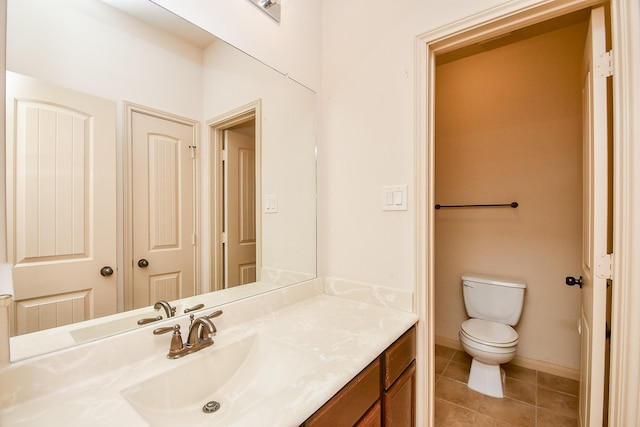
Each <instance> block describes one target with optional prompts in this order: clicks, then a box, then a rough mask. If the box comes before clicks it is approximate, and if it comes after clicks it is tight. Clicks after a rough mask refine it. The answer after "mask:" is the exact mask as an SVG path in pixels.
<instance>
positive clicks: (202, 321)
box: [186, 317, 216, 347]
mask: <svg viewBox="0 0 640 427" xmlns="http://www.w3.org/2000/svg"><path fill="white" fill-rule="evenodd" d="M215 332H216V327H215V325H214V324H213V322H212V321H211V320H210V319H208V318H206V317H198V318H197V319H195V320H194V321H193V323H191V327H190V328H189V335H188V336H187V344H186V345H187V347H194V346H207V345H211V344H212V343H213V334H214V333H215Z"/></svg>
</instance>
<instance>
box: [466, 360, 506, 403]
mask: <svg viewBox="0 0 640 427" xmlns="http://www.w3.org/2000/svg"><path fill="white" fill-rule="evenodd" d="M504 377H505V374H504V371H503V370H502V369H500V365H488V364H486V363H482V362H479V361H477V360H476V359H473V360H472V361H471V371H470V372H469V382H468V383H467V387H469V388H470V389H471V390H475V391H477V392H478V393H482V394H486V395H487V396H491V397H498V398H503V397H504Z"/></svg>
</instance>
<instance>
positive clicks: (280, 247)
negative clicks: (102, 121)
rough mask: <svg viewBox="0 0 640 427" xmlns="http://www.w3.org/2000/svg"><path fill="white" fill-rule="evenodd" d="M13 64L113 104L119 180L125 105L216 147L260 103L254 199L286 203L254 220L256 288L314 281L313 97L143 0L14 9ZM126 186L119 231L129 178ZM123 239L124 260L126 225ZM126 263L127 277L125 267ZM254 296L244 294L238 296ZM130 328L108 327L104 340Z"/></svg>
mask: <svg viewBox="0 0 640 427" xmlns="http://www.w3.org/2000/svg"><path fill="white" fill-rule="evenodd" d="M107 3H111V4H113V6H117V7H120V8H128V11H127V12H130V13H133V14H135V15H137V17H136V16H132V15H130V14H128V13H125V11H124V10H119V9H116V8H114V7H113V6H112V5H109V4H107ZM141 19H144V20H150V21H152V24H153V25H151V24H150V23H147V22H143V20H141ZM166 29H171V32H168V31H166ZM6 63H7V70H9V71H13V72H16V73H19V74H23V75H27V76H31V77H35V78H37V79H40V80H44V81H47V82H50V83H53V84H56V85H59V86H62V87H66V88H69V89H73V90H75V91H79V92H84V93H88V94H91V95H95V96H99V97H103V98H107V99H110V100H112V101H115V103H116V106H117V110H118V111H117V115H116V117H117V118H118V119H117V126H118V133H117V153H118V165H117V168H118V170H119V171H120V172H119V173H120V174H121V173H122V168H123V163H122V162H123V160H122V158H123V154H122V153H123V130H122V126H123V124H122V119H121V118H122V117H123V115H124V113H123V106H124V103H125V101H126V102H132V103H135V104H138V105H143V106H146V107H149V108H153V109H157V110H160V111H166V112H169V113H171V114H175V115H178V116H182V117H188V118H190V119H194V120H197V121H198V122H199V123H200V138H201V142H200V143H201V144H202V145H204V144H209V143H210V141H211V138H210V134H209V128H208V127H207V122H209V121H211V120H212V119H214V118H217V117H220V116H222V115H224V114H227V113H228V112H230V111H233V110H235V109H237V108H239V107H241V106H244V105H247V104H250V103H252V102H255V101H256V100H260V102H261V112H262V122H261V140H262V152H261V177H260V178H261V187H262V188H261V191H260V193H259V194H258V196H257V197H258V198H259V199H261V198H264V197H265V195H269V196H270V197H273V196H277V200H278V212H277V213H264V212H258V214H259V215H260V221H261V228H262V234H261V242H260V243H261V253H262V265H261V267H262V268H261V271H260V273H261V274H260V280H261V281H265V282H270V283H276V284H278V285H288V284H293V283H296V282H299V281H302V280H308V279H309V278H313V277H315V275H316V205H315V203H316V188H315V182H316V181H315V172H316V170H315V143H316V97H315V93H313V92H312V91H310V90H309V89H307V88H305V87H303V86H301V85H299V84H298V83H296V82H294V81H292V80H290V79H288V78H287V77H285V76H284V75H282V74H281V73H278V72H276V71H275V70H273V69H271V68H270V67H268V66H266V65H264V64H263V63H261V62H259V61H257V60H255V59H254V58H252V57H250V56H248V55H246V54H245V53H243V52H241V51H239V50H237V49H235V48H234V47H232V46H230V45H228V44H227V43H225V42H224V41H222V40H219V39H217V38H216V37H214V36H212V35H211V34H209V33H207V32H205V31H204V30H201V29H199V28H197V27H195V26H193V25H192V24H190V23H188V22H187V21H185V20H183V19H182V18H179V17H177V16H175V15H173V14H171V13H170V12H167V11H166V10H164V9H162V8H160V7H159V6H157V5H155V4H153V3H152V2H149V1H146V0H135V1H134V0H104V1H99V0H56V1H51V0H8V1H7V62H6ZM204 151H205V152H206V150H204ZM203 162H204V163H203V164H202V165H201V167H207V166H208V163H206V162H205V161H204V160H203ZM118 185H119V188H118V196H117V198H118V200H116V201H115V203H116V204H117V206H119V208H118V213H117V215H118V222H119V223H121V222H122V221H123V217H124V212H123V211H122V206H123V197H124V196H123V184H122V178H120V183H119V184H118ZM209 187H210V184H209V183H208V182H202V183H201V191H200V193H199V194H200V197H201V201H202V203H201V205H202V207H201V212H200V216H201V218H210V217H211V210H212V207H211V206H210V203H208V196H207V194H208V192H209V191H210V188H209ZM200 226H201V227H200V229H201V231H202V234H203V235H204V236H206V234H207V233H210V230H211V225H210V224H208V223H207V222H206V221H201V224H200ZM118 230H119V231H118V233H119V234H120V237H119V242H120V243H119V247H118V251H119V252H120V253H122V250H123V247H122V242H123V238H122V235H121V233H122V225H121V224H119V225H118ZM121 258H122V256H119V265H118V268H119V269H122V265H123V263H124V262H126V261H124V260H122V259H121ZM207 263H208V261H207V260H206V259H203V260H201V263H200V264H207ZM199 277H200V280H201V281H202V283H203V289H205V290H206V289H207V287H211V288H212V287H213V286H212V285H211V278H210V272H207V269H206V268H202V269H201V271H200V272H199ZM122 287H123V283H122V278H121V277H119V288H120V289H122ZM256 289H258V290H257V292H261V291H263V290H264V289H263V288H260V287H257V288H256ZM261 289H262V290H261ZM226 291H232V289H229V290H224V291H222V292H226ZM251 295H252V293H251V292H250V291H244V292H242V294H241V297H247V296H251ZM120 306H121V304H120ZM207 308H209V307H207ZM147 311H148V310H147ZM156 314H158V313H156ZM116 316H119V315H116ZM108 317H109V316H108ZM90 322H92V324H93V323H95V320H94V321H90ZM125 324H126V322H125ZM132 327H135V325H134V326H131V325H128V324H127V326H122V327H118V328H116V329H109V333H108V334H107V335H110V334H113V333H118V332H120V331H122V330H127V329H130V328H132ZM63 328H65V327H63ZM56 329H58V328H56ZM66 329H69V328H68V327H66ZM48 333H49V334H51V333H52V331H51V330H49V332H48ZM35 334H37V333H35ZM27 335H32V334H27ZM97 338H99V337H97ZM20 339H21V340H22V341H25V339H26V336H22V337H21V338H20ZM12 340H13V338H12ZM66 345H70V344H65V345H64V346H66ZM13 346H14V342H13V341H12V350H13ZM53 349H54V348H49V349H45V350H44V351H47V350H53ZM16 353H18V352H16Z"/></svg>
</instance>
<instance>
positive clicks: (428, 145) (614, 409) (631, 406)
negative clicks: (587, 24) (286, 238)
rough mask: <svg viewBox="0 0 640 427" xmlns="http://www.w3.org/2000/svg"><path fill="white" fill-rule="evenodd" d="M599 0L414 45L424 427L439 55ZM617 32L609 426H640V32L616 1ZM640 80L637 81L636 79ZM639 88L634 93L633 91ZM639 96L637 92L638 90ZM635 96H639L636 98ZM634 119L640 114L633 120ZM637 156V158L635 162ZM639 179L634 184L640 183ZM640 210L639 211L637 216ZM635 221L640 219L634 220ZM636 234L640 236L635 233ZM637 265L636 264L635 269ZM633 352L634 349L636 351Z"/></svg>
mask: <svg viewBox="0 0 640 427" xmlns="http://www.w3.org/2000/svg"><path fill="white" fill-rule="evenodd" d="M601 3H602V2H599V1H592V0H558V1H535V0H514V1H511V2H505V3H504V4H500V5H498V6H496V7H493V8H490V9H487V10H484V11H481V12H479V13H477V14H474V15H472V16H469V17H466V18H463V19H461V20H459V21H455V22H453V23H451V24H448V25H445V26H442V27H439V28H436V29H435V30H433V31H429V32H426V33H424V34H421V35H418V36H417V37H416V39H415V45H414V48H415V49H414V55H415V76H416V77H415V79H416V80H415V94H416V95H415V105H416V107H415V113H416V117H415V151H414V153H415V156H414V158H415V177H414V179H415V181H414V184H415V187H416V192H415V194H416V200H415V205H414V206H415V221H416V222H415V225H416V241H415V259H416V263H415V265H416V270H415V276H414V277H415V285H414V290H415V295H416V298H415V299H414V301H415V303H414V311H415V312H416V313H417V314H418V316H419V318H420V322H419V323H418V342H417V360H418V361H419V363H418V366H419V368H422V369H424V370H425V371H424V372H422V373H420V374H419V375H418V377H417V388H416V391H417V400H418V401H419V402H425V403H426V405H418V406H417V425H433V422H434V396H435V374H434V372H435V350H434V349H435V316H434V306H435V291H434V289H435V278H434V267H435V261H434V259H435V253H434V220H435V215H434V210H433V209H432V208H431V207H432V206H434V203H435V198H434V194H435V186H434V185H435V155H434V154H435V116H434V114H435V113H434V105H435V55H436V53H444V52H448V51H451V50H455V49H459V48H461V47H463V46H467V45H469V44H473V43H477V42H480V41H483V40H487V39H490V38H492V37H496V36H498V35H501V34H504V33H507V32H509V31H511V30H514V29H517V28H522V27H525V26H528V25H531V24H535V23H538V22H542V21H545V20H549V19H552V18H554V17H557V16H561V15H565V14H568V13H571V12H574V11H577V10H580V9H584V8H587V7H591V6H595V5H597V4H601ZM610 8H611V26H612V28H611V34H612V45H613V50H614V64H613V65H614V70H615V72H614V83H613V94H612V95H613V109H614V112H615V113H614V118H613V128H614V141H613V146H614V170H613V181H614V188H613V193H614V207H613V217H614V234H613V240H614V245H613V246H614V247H613V250H614V254H615V263H614V277H615V281H614V285H613V298H612V308H611V310H612V338H611V371H610V391H609V421H610V425H635V423H636V421H637V418H636V417H637V413H636V412H637V411H636V406H637V403H638V402H639V401H640V389H639V388H638V386H637V379H638V378H640V357H639V356H638V351H640V344H639V343H638V340H637V337H638V336H640V314H639V313H638V312H637V310H634V308H633V307H634V305H635V307H637V304H640V292H638V291H637V290H634V289H633V288H632V286H631V284H632V283H633V281H632V278H633V277H637V274H640V266H638V265H637V264H638V263H637V260H638V259H640V252H639V249H638V248H637V247H635V246H633V245H632V236H635V237H636V239H637V238H638V236H640V225H638V224H633V223H632V220H631V218H634V217H635V218H638V217H639V216H640V212H638V209H639V208H638V207H637V206H634V205H633V204H632V197H633V191H634V189H635V191H636V193H637V192H638V189H637V186H638V184H639V183H638V181H639V180H640V179H639V178H636V177H634V176H633V175H632V173H631V171H632V170H633V164H640V163H639V162H640V153H639V152H637V151H633V150H632V148H633V141H634V138H635V139H637V138H639V137H640V124H638V123H634V121H633V117H637V115H638V114H640V101H638V96H639V95H640V88H639V87H638V85H637V81H636V82H635V83H636V85H635V86H634V84H633V83H634V81H633V80H634V73H637V70H638V69H640V48H639V47H638V46H637V43H635V44H634V42H633V40H634V37H635V40H637V39H638V37H639V33H640V31H639V30H638V29H637V28H635V26H636V20H637V19H638V18H640V11H639V7H638V5H637V2H635V3H634V0H620V1H616V0H613V1H612V3H611V4H610ZM635 80H637V78H636V79H635ZM630 88H633V89H630ZM633 91H635V92H633ZM634 96H635V97H636V98H635V99H634ZM634 114H635V116H634ZM634 155H635V157H634ZM634 180H635V182H634ZM634 208H635V210H634ZM634 215H635V216H634ZM634 233H635V235H634ZM634 259H635V260H636V263H635V265H634ZM631 350H633V351H631Z"/></svg>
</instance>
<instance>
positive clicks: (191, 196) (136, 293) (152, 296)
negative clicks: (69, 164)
mask: <svg viewBox="0 0 640 427" xmlns="http://www.w3.org/2000/svg"><path fill="white" fill-rule="evenodd" d="M128 117H130V121H131V122H130V126H129V127H130V130H131V147H130V148H131V168H132V171H131V174H130V176H129V179H130V181H131V182H130V188H131V207H132V209H131V236H132V240H131V251H130V254H131V256H130V258H129V259H130V261H129V262H131V268H132V269H133V274H132V275H131V277H132V283H129V289H130V292H127V293H125V298H126V297H127V296H128V295H129V296H131V298H132V301H125V307H131V308H139V307H145V306H148V305H153V304H154V303H155V302H156V301H158V300H167V301H171V300H175V299H179V298H184V297H188V296H192V295H194V294H195V293H196V292H198V286H197V274H196V216H195V212H196V196H195V192H196V167H195V162H196V149H197V148H196V143H195V141H196V135H197V132H196V128H195V123H185V122H184V121H178V120H172V119H171V118H170V117H168V116H165V117H163V116H161V115H159V114H155V113H151V112H144V111H131V112H130V115H128ZM145 262H146V263H147V264H146V265H145Z"/></svg>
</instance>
